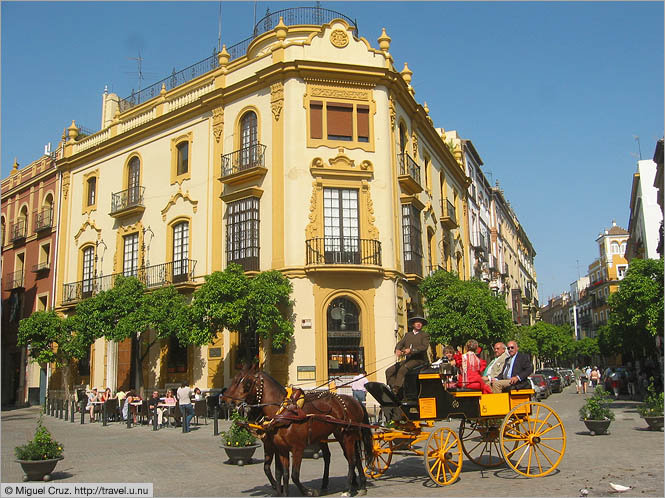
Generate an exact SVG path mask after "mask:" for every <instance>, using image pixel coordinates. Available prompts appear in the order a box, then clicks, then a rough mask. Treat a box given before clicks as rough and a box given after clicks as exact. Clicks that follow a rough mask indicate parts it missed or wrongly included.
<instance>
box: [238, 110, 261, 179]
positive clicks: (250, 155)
mask: <svg viewBox="0 0 665 498" xmlns="http://www.w3.org/2000/svg"><path fill="white" fill-rule="evenodd" d="M258 143H259V139H258V130H257V119H256V113H255V112H254V111H248V112H246V113H245V114H243V116H242V118H240V164H241V169H243V168H250V167H253V166H255V165H256V163H257V162H258V158H259V149H258V147H257V145H258Z"/></svg>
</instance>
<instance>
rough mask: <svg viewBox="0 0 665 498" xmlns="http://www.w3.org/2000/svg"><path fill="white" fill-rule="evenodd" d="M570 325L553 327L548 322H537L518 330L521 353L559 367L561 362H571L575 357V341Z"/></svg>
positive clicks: (517, 337) (517, 336)
mask: <svg viewBox="0 0 665 498" xmlns="http://www.w3.org/2000/svg"><path fill="white" fill-rule="evenodd" d="M572 334H573V331H572V328H571V327H570V325H552V324H550V323H547V322H542V321H541V322H537V323H535V324H533V325H530V326H526V327H519V328H518V329H517V334H516V340H517V342H518V344H519V346H520V351H524V352H526V353H529V354H530V355H532V356H534V357H536V358H538V359H540V360H541V361H543V362H545V363H548V364H554V365H558V364H559V363H560V362H565V361H567V360H571V359H572V358H573V357H574V355H575V341H574V340H573V336H572Z"/></svg>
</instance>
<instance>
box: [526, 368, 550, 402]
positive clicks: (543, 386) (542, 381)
mask: <svg viewBox="0 0 665 498" xmlns="http://www.w3.org/2000/svg"><path fill="white" fill-rule="evenodd" d="M529 380H530V381H531V386H532V387H533V390H534V391H535V392H536V400H537V401H540V400H541V399H546V398H549V396H550V394H552V392H551V391H550V385H549V383H548V382H547V379H546V378H545V377H544V376H543V375H541V374H533V375H529Z"/></svg>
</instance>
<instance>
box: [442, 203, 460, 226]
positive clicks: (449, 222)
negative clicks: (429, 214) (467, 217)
mask: <svg viewBox="0 0 665 498" xmlns="http://www.w3.org/2000/svg"><path fill="white" fill-rule="evenodd" d="M441 223H442V224H443V226H444V227H445V228H448V229H453V228H457V213H456V211H455V206H454V205H453V203H452V202H450V201H449V200H448V199H446V200H444V201H442V202H441Z"/></svg>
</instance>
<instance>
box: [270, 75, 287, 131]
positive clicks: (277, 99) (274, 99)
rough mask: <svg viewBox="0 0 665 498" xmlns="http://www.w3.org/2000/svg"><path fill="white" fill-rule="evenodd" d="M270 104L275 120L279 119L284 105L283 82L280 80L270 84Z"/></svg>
mask: <svg viewBox="0 0 665 498" xmlns="http://www.w3.org/2000/svg"><path fill="white" fill-rule="evenodd" d="M270 106H271V108H272V115H273V117H274V118H275V121H279V116H280V115H281V113H282V108H283V107H284V84H283V83H282V82H281V81H280V82H278V83H275V84H273V85H270Z"/></svg>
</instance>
